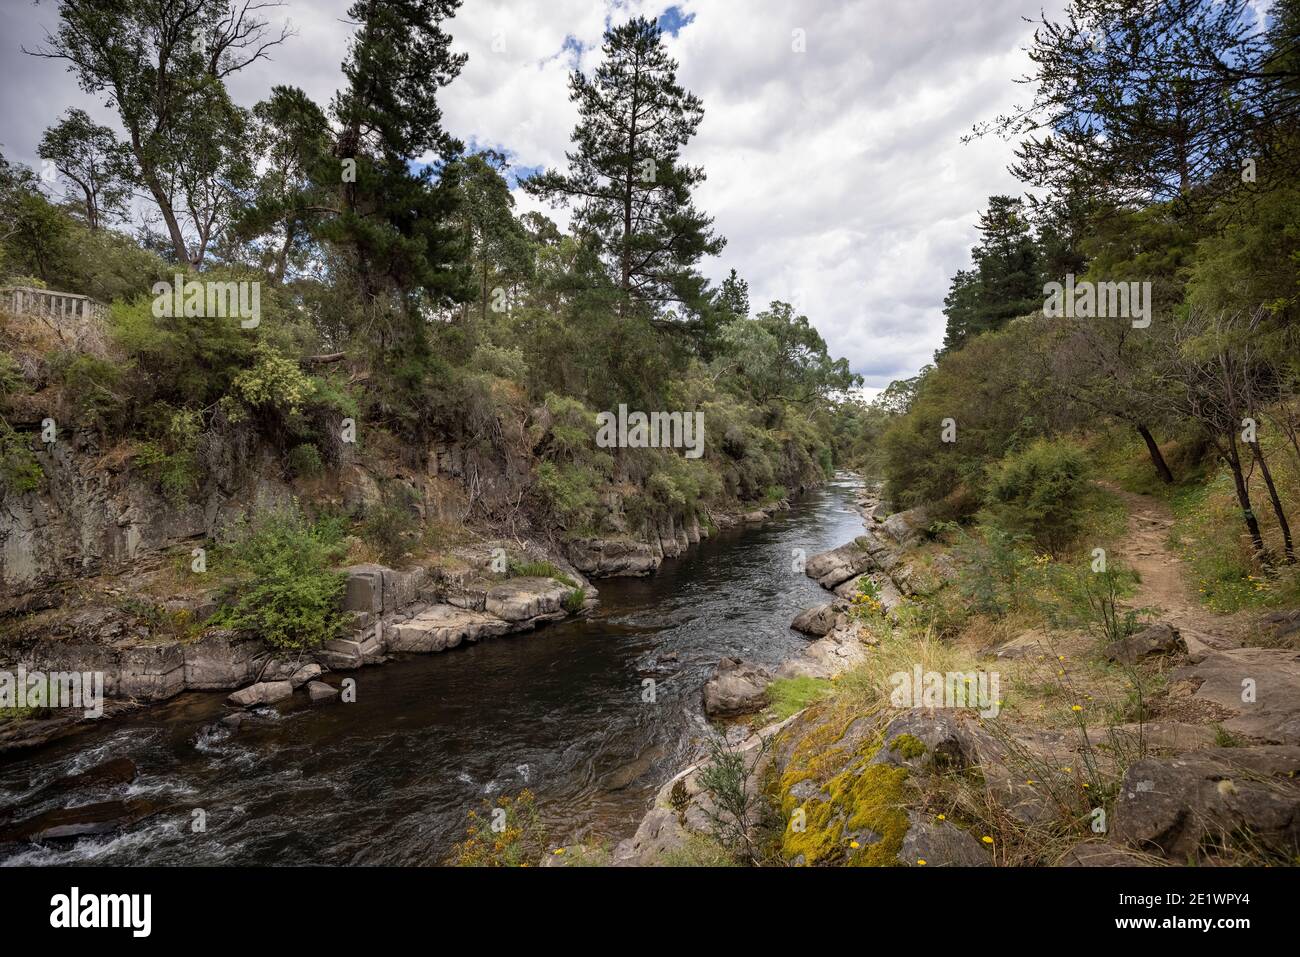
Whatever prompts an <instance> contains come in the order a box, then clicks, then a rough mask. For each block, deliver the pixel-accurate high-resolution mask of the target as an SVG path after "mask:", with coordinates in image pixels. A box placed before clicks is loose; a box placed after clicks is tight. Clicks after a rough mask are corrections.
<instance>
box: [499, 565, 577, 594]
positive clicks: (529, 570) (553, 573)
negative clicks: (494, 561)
mask: <svg viewBox="0 0 1300 957" xmlns="http://www.w3.org/2000/svg"><path fill="white" fill-rule="evenodd" d="M506 568H507V574H508V575H509V576H510V577H511V578H554V579H555V580H556V581H557V582H559V583H560V584H562V585H568V586H569V587H570V588H578V583H577V582H575V581H574V580H573V579H572V578H571V577H569V576H568V575H566V574H565V573H564V572H562V571H561V570H560V569H559V568H558V567H557V566H555V565H554V564H552V563H551V562H533V561H528V562H523V561H516V560H514V559H511V560H510V562H509V563H508V564H507V566H506ZM578 590H579V591H581V589H578ZM584 597H585V596H584Z"/></svg>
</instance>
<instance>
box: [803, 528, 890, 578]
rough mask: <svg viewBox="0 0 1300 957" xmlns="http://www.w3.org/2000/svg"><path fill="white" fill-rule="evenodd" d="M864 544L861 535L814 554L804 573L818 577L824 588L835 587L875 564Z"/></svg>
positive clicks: (811, 576) (805, 565) (810, 576)
mask: <svg viewBox="0 0 1300 957" xmlns="http://www.w3.org/2000/svg"><path fill="white" fill-rule="evenodd" d="M864 544H865V542H864V537H859V538H856V539H854V540H853V541H851V542H849V543H848V544H846V545H841V546H839V547H838V548H832V549H831V550H830V551H828V552H822V553H820V554H818V555H814V556H812V557H811V558H809V559H808V561H807V562H806V563H805V564H804V573H805V574H806V575H807V576H808V577H809V578H813V579H816V581H817V584H819V585H821V586H822V587H823V588H834V587H835V586H836V585H839V584H842V583H844V582H846V581H848V580H849V579H850V578H853V577H854V576H856V575H861V574H862V573H863V572H865V571H867V570H868V569H870V568H871V567H873V565H874V562H873V560H872V557H871V554H870V552H868V551H867V549H866V548H865V547H864Z"/></svg>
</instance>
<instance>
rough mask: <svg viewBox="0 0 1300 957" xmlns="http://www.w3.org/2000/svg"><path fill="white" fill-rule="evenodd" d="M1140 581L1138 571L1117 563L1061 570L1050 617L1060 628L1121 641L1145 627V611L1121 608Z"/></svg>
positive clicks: (1048, 610)
mask: <svg viewBox="0 0 1300 957" xmlns="http://www.w3.org/2000/svg"><path fill="white" fill-rule="evenodd" d="M1136 583H1137V575H1136V574H1135V573H1134V572H1132V571H1130V570H1129V569H1127V568H1124V567H1122V566H1120V565H1118V564H1116V563H1113V562H1112V563H1109V564H1108V565H1107V566H1106V568H1105V570H1104V571H1099V572H1098V571H1093V570H1092V568H1091V567H1084V568H1064V569H1057V574H1055V575H1054V576H1053V582H1052V584H1053V588H1052V594H1053V595H1054V602H1053V603H1052V604H1051V605H1049V607H1048V609H1047V612H1048V620H1049V621H1051V623H1052V624H1053V625H1054V626H1056V627H1072V628H1083V629H1085V630H1087V631H1089V632H1092V633H1093V634H1095V635H1097V636H1098V637H1100V638H1103V639H1104V640H1106V641H1108V642H1116V641H1120V640H1122V639H1124V638H1127V637H1128V636H1129V635H1131V634H1133V633H1134V632H1135V631H1137V630H1138V629H1139V628H1140V627H1141V618H1142V615H1143V612H1142V610H1140V609H1135V608H1128V609H1126V608H1122V607H1121V602H1122V601H1123V599H1125V598H1127V597H1128V596H1129V595H1131V594H1132V593H1133V588H1134V585H1135V584H1136Z"/></svg>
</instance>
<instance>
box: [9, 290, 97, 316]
mask: <svg viewBox="0 0 1300 957" xmlns="http://www.w3.org/2000/svg"><path fill="white" fill-rule="evenodd" d="M0 309H7V310H8V311H9V312H12V313H13V314H14V315H16V316H47V317H49V318H57V319H71V320H76V319H99V320H103V319H105V318H107V317H108V307H107V306H105V305H104V304H103V303H102V302H96V301H95V300H94V299H91V298H90V297H89V296H79V295H77V294H76V293H74V292H56V291H55V290H53V289H36V288H35V287H33V286H4V287H0Z"/></svg>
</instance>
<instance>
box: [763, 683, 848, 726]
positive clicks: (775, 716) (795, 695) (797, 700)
mask: <svg viewBox="0 0 1300 957" xmlns="http://www.w3.org/2000/svg"><path fill="white" fill-rule="evenodd" d="M831 687H832V686H831V683H830V682H829V681H827V680H826V679H825V678H812V677H809V676H808V675H800V676H798V677H796V678H777V679H776V680H775V681H773V682H772V683H771V684H770V685H768V686H767V695H768V698H770V699H771V701H772V705H771V707H770V708H768V710H767V711H766V712H765V713H764V717H765V718H770V719H771V720H772V721H784V720H785V719H786V718H788V717H790V715H792V714H794V713H795V712H797V711H802V710H803V709H804V708H806V707H808V705H810V704H812V703H813V702H814V701H816V700H818V699H819V698H824V697H826V696H827V695H829V694H830V693H831Z"/></svg>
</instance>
